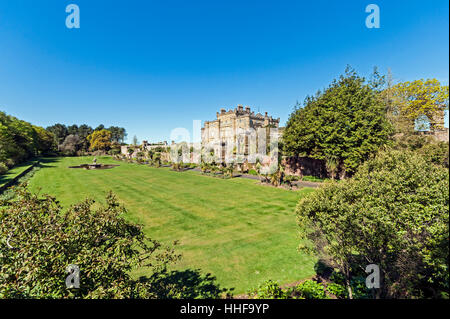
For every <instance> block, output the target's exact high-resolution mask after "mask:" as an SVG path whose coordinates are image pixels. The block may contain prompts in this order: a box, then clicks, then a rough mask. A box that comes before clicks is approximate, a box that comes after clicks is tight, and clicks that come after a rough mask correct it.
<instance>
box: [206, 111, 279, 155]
mask: <svg viewBox="0 0 450 319" xmlns="http://www.w3.org/2000/svg"><path fill="white" fill-rule="evenodd" d="M279 124H280V118H276V119H274V118H273V117H272V116H269V115H268V114H267V112H265V114H264V115H262V114H260V113H255V112H252V111H251V110H250V107H248V106H246V107H245V109H244V107H243V106H242V105H238V106H237V108H235V109H231V110H229V111H226V110H225V109H223V108H222V109H221V110H220V112H217V113H216V119H215V120H213V121H205V125H204V127H203V128H202V130H201V137H202V146H205V145H208V144H209V145H212V144H215V145H217V146H219V147H224V146H225V145H226V144H227V143H232V144H233V145H238V144H239V141H238V136H239V135H240V134H242V133H243V132H249V131H253V132H256V131H257V130H258V129H259V128H277V129H279V130H278V132H281V130H282V128H279ZM244 135H245V133H244ZM242 144H244V145H245V151H244V153H246V154H247V153H248V144H249V143H248V136H247V137H245V141H244V142H243V143H242ZM223 152H224V150H222V153H223Z"/></svg>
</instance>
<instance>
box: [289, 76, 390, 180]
mask: <svg viewBox="0 0 450 319" xmlns="http://www.w3.org/2000/svg"><path fill="white" fill-rule="evenodd" d="M391 134H392V127H391V125H390V124H389V121H388V120H387V118H386V115H385V110H384V105H383V103H382V101H381V99H380V98H378V96H377V91H376V90H374V89H373V88H372V87H371V85H369V84H368V83H366V81H365V79H364V78H361V77H359V76H358V75H357V74H356V73H355V72H354V71H353V70H351V69H347V70H346V73H345V75H342V76H341V77H340V78H339V79H338V80H334V81H333V82H332V83H331V85H330V86H329V87H328V88H327V89H326V90H325V91H324V92H323V93H322V92H318V93H317V94H316V96H314V97H308V98H306V100H305V103H304V107H302V108H297V109H296V110H295V111H294V112H293V113H292V114H291V115H290V117H289V120H288V122H287V125H286V129H285V130H284V133H283V143H284V146H283V152H284V153H285V155H290V156H308V157H311V158H315V159H321V160H324V161H326V160H329V159H333V160H335V161H337V165H338V167H339V168H341V169H343V170H344V171H345V172H346V173H348V174H353V173H354V172H355V171H356V169H357V168H358V166H359V165H360V164H361V163H362V162H364V161H365V160H367V159H368V158H369V157H370V155H371V154H373V153H375V152H376V151H377V150H378V148H379V147H380V146H381V145H384V144H385V143H386V142H387V141H388V138H389V137H390V136H391Z"/></svg>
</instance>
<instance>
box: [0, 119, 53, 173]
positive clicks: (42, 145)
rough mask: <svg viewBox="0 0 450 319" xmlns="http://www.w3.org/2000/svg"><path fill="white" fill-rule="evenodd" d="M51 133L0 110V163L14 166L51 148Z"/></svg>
mask: <svg viewBox="0 0 450 319" xmlns="http://www.w3.org/2000/svg"><path fill="white" fill-rule="evenodd" d="M52 144H53V134H51V133H49V132H47V131H45V130H44V129H43V128H42V127H38V126H34V125H32V124H30V123H28V122H25V121H22V120H19V119H17V118H15V117H13V116H10V115H7V114H5V113H4V112H0V163H1V162H3V163H6V164H7V165H8V166H9V167H11V166H14V165H15V164H17V163H20V162H22V161H24V160H26V159H28V158H30V157H33V156H36V155H41V154H45V153H47V152H49V151H51V149H52Z"/></svg>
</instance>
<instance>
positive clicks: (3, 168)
mask: <svg viewBox="0 0 450 319" xmlns="http://www.w3.org/2000/svg"><path fill="white" fill-rule="evenodd" d="M7 171H8V166H6V164H4V163H0V175H3V174H5V173H6V172H7Z"/></svg>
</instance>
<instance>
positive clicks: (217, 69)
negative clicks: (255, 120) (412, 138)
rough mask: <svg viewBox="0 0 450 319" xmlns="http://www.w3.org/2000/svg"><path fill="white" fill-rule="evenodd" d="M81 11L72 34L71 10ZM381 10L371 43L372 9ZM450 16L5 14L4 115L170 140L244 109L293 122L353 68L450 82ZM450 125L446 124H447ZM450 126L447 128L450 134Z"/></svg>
mask: <svg viewBox="0 0 450 319" xmlns="http://www.w3.org/2000/svg"><path fill="white" fill-rule="evenodd" d="M71 3H74V4H77V5H78V6H79V8H80V22H81V25H80V26H81V27H80V29H68V28H66V26H65V19H66V16H67V15H68V14H67V13H66V12H65V8H66V6H67V5H68V4H71ZM370 3H375V4H377V5H378V6H379V7H380V13H381V28H380V29H368V28H366V27H365V19H366V16H367V15H368V14H367V13H366V12H365V7H366V6H367V5H368V4H370ZM448 6H449V4H448V1H444V0H433V1H414V0H408V1H406V0H403V1H400V0H399V1H392V0H389V1H379V0H368V1H361V0H359V1H356V0H355V1H324V0H317V1H261V0H260V1H251V0H248V1H246V0H241V1H234V0H227V1H215V0H209V1H195V0H190V1H186V0H184V1H162V0H161V1H143V0H142V1H137V0H127V1H93V0H90V1H88V0H70V1H64V0H54V1H49V0H47V1H31V0H30V1H21V0H15V1H5V0H2V1H0V110H2V111H6V112H7V113H9V114H12V115H14V116H16V117H19V118H21V119H24V120H27V121H30V122H32V123H33V124H36V125H41V126H44V127H45V126H48V125H52V124H54V123H57V122H59V123H64V124H73V123H77V124H82V123H86V124H89V125H91V126H93V127H95V126H97V125H98V124H100V123H102V124H104V125H105V126H110V125H115V126H123V127H125V128H126V129H127V132H128V140H129V141H130V140H131V138H132V137H133V135H137V137H138V139H139V140H142V139H148V140H150V141H159V140H168V139H169V135H170V132H171V130H172V129H174V128H176V127H185V128H188V129H190V130H191V129H192V121H193V120H203V121H204V120H212V119H214V118H215V114H216V111H218V110H219V109H220V108H222V107H225V108H232V107H233V108H234V107H236V105H237V104H242V105H244V106H245V105H249V106H250V107H252V109H255V110H256V111H258V110H260V111H261V112H265V111H267V112H269V114H271V115H273V116H274V117H280V118H281V122H282V124H284V123H285V121H286V120H287V118H288V116H289V114H290V112H291V111H292V109H293V107H294V105H295V104H296V101H303V100H304V98H305V97H306V96H307V95H310V94H314V93H315V92H316V91H317V90H318V89H321V88H324V87H326V86H327V85H328V84H329V83H330V82H331V81H332V80H333V79H334V78H335V77H337V76H339V74H341V73H342V72H343V71H344V69H345V66H346V65H347V64H350V65H351V66H353V67H354V68H355V69H356V70H357V71H358V72H359V73H360V74H362V75H365V76H367V75H369V74H370V73H371V71H372V69H373V66H375V65H376V66H378V67H379V69H380V70H381V71H382V72H386V71H387V69H388V68H391V70H392V72H393V75H394V79H395V80H396V81H407V80H414V79H419V78H437V79H438V80H440V81H441V82H442V83H444V84H448V79H449V73H448V72H449V71H448V69H449V33H448V32H449V31H448V27H449V16H448V12H449V7H448ZM447 117H448V116H447ZM447 126H448V120H447Z"/></svg>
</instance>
